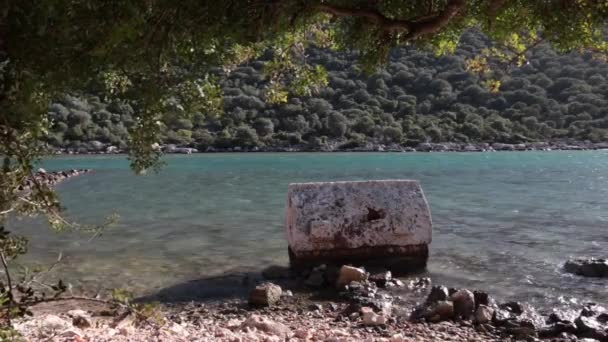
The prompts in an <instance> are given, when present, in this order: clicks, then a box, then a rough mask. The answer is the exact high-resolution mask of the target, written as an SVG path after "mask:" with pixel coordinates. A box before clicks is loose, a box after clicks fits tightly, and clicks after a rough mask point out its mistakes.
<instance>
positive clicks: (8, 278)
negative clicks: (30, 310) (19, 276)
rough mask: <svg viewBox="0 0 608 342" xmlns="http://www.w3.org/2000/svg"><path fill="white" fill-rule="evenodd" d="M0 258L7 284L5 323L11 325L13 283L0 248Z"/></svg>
mask: <svg viewBox="0 0 608 342" xmlns="http://www.w3.org/2000/svg"><path fill="white" fill-rule="evenodd" d="M0 259H1V260H2V267H4V275H5V276H6V282H7V284H8V289H7V292H6V293H7V295H8V304H7V305H6V323H8V325H9V326H11V311H12V310H13V283H12V280H11V273H10V272H9V270H8V264H7V262H6V258H5V257H4V251H2V250H0Z"/></svg>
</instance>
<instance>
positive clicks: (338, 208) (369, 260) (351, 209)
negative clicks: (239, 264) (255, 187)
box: [285, 180, 432, 273]
mask: <svg viewBox="0 0 608 342" xmlns="http://www.w3.org/2000/svg"><path fill="white" fill-rule="evenodd" d="M285 226H286V233H287V241H288V243H289V256H290V262H291V265H292V267H303V266H312V265H315V264H321V263H337V264H339V263H342V264H348V263H352V264H355V263H356V264H357V265H370V266H381V267H384V268H388V269H390V270H391V271H393V272H397V273H400V272H407V271H410V270H412V269H418V268H421V267H424V266H426V261H427V259H428V245H429V244H430V243H431V236H432V222H431V213H430V210H429V206H428V203H427V201H426V198H425V196H424V193H423V192H422V188H421V187H420V184H419V183H418V182H417V181H412V180H381V181H352V182H326V183H295V184H290V185H289V190H288V195H287V206H286V213H285Z"/></svg>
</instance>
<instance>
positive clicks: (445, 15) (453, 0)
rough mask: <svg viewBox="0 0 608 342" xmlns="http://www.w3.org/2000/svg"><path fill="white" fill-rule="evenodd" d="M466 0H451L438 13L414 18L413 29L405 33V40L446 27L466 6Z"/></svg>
mask: <svg viewBox="0 0 608 342" xmlns="http://www.w3.org/2000/svg"><path fill="white" fill-rule="evenodd" d="M466 4H467V2H466V0H450V1H448V3H447V5H446V6H445V8H444V9H443V10H442V11H441V12H439V13H438V14H437V15H435V16H432V17H428V18H424V19H422V20H414V23H413V24H412V25H411V30H410V31H409V32H408V33H407V34H406V35H405V37H404V39H405V40H414V39H417V38H419V37H420V36H423V35H426V34H430V33H435V32H437V31H439V30H441V29H442V28H444V27H445V26H446V25H447V24H448V23H449V22H450V20H452V18H454V17H455V16H456V15H457V14H458V13H460V11H461V10H462V9H463V8H464V7H465V6H466Z"/></svg>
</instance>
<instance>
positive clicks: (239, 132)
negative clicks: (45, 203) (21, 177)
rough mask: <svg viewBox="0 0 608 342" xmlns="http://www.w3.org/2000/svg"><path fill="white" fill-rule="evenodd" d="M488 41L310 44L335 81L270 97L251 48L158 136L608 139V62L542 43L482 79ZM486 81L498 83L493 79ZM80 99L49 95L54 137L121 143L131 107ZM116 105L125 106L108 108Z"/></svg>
mask: <svg viewBox="0 0 608 342" xmlns="http://www.w3.org/2000/svg"><path fill="white" fill-rule="evenodd" d="M492 49H495V48H494V46H493V44H492V42H491V41H490V40H488V38H487V37H485V36H484V35H482V34H480V33H478V32H475V31H470V32H467V33H465V34H464V35H463V37H462V39H461V42H460V44H459V45H458V46H457V47H456V49H455V50H454V54H453V55H452V56H443V57H437V56H434V55H433V54H432V53H429V52H426V51H421V50H419V49H414V48H396V49H394V50H393V51H392V52H391V56H390V58H389V60H388V62H387V64H386V65H385V66H384V67H383V68H382V69H380V70H379V71H378V72H376V73H373V74H371V75H367V74H364V73H361V72H360V71H359V70H358V68H357V67H356V58H357V54H356V53H336V52H333V51H330V50H326V49H321V48H316V47H311V48H309V49H308V50H307V51H306V54H307V55H308V59H309V61H310V62H311V63H315V64H317V65H321V66H323V68H324V69H325V70H327V75H328V80H329V82H330V83H329V85H328V86H327V87H325V88H323V89H321V90H319V92H317V93H316V94H314V95H311V96H291V97H290V98H289V99H288V100H287V103H284V104H275V103H269V102H268V101H264V100H265V99H264V97H265V96H266V95H267V94H265V92H264V90H263V89H264V87H265V85H266V84H267V83H268V80H267V79H266V78H265V77H264V74H263V73H264V70H265V66H266V63H268V59H263V58H262V59H257V60H253V61H250V62H248V63H246V64H243V65H240V66H238V67H236V68H234V69H233V70H232V71H231V72H230V73H224V72H223V71H220V72H218V75H217V77H218V82H219V84H220V85H221V88H222V91H223V101H222V102H223V106H224V107H223V111H224V114H223V115H222V116H207V115H203V114H201V113H194V114H191V115H189V118H182V119H178V120H170V121H166V122H165V123H164V124H163V125H161V128H160V130H161V132H160V136H161V142H164V143H168V144H177V145H183V146H190V147H197V148H199V149H201V150H206V149H208V148H234V147H241V148H253V147H284V146H289V145H293V143H294V142H295V144H299V145H302V146H307V147H308V148H311V149H323V148H324V147H323V146H322V145H318V144H317V139H319V138H321V139H323V137H325V138H324V139H325V141H326V142H328V141H329V142H331V141H334V143H335V144H338V145H341V147H342V148H349V146H350V147H352V148H354V147H363V146H365V145H366V144H368V143H374V144H402V145H415V144H416V143H418V142H426V141H432V142H451V141H457V142H504V143H516V142H525V141H539V140H540V141H551V140H557V139H565V138H571V139H575V140H592V141H594V142H599V141H606V140H608V121H607V120H608V112H607V111H606V110H607V105H608V103H607V102H606V100H605V99H606V96H607V95H608V94H607V93H606V83H605V80H606V78H608V65H606V64H605V63H602V62H600V61H598V60H596V59H594V58H593V56H592V54H590V53H579V52H573V53H570V54H565V55H560V54H557V53H556V52H555V51H554V50H553V49H551V48H550V46H549V45H548V44H546V43H542V44H539V45H537V46H535V47H534V48H533V49H531V50H529V51H528V56H529V59H530V60H529V62H528V61H527V62H526V63H525V64H524V65H522V66H520V67H514V68H512V69H511V70H509V71H508V72H506V73H505V74H504V75H503V76H502V77H501V80H500V81H492V80H490V79H487V80H485V79H484V78H483V76H479V72H482V73H483V72H484V71H483V70H484V69H485V68H487V67H488V60H490V59H491V58H494V57H483V56H484V54H485V53H486V52H487V51H488V50H492ZM482 60H483V61H482ZM467 71H469V72H467ZM470 71H473V72H470ZM480 81H481V82H480ZM484 82H487V83H491V84H489V86H488V87H485V86H483V84H481V83H484ZM492 82H495V83H492ZM68 98H69V97H68ZM71 99H72V101H75V99H76V98H71ZM80 99H81V100H80V102H78V103H72V104H70V103H66V102H65V100H63V101H62V102H58V103H55V104H53V105H52V106H51V107H50V112H49V116H50V117H51V118H53V120H54V124H53V126H52V128H51V132H52V134H53V137H54V138H52V139H51V140H49V142H50V143H51V144H52V145H53V146H54V147H56V148H65V149H71V150H73V151H76V152H77V151H93V152H94V151H97V150H103V147H104V146H108V145H114V146H117V147H119V148H125V147H126V146H127V144H126V139H127V136H128V134H127V132H126V130H124V129H123V126H122V125H123V124H124V123H125V122H127V123H129V122H132V121H131V119H130V114H129V113H130V112H132V110H131V109H129V108H130V107H129V106H128V105H126V106H123V107H118V106H112V105H108V104H105V103H103V102H100V101H99V100H98V98H97V97H94V96H89V97H88V99H89V100H87V97H81V98H80ZM91 99H92V100H91ZM81 103H85V104H87V106H89V107H91V109H90V110H89V113H91V114H90V116H91V117H92V118H93V119H92V120H90V121H87V122H86V123H85V124H84V125H83V124H82V123H80V121H74V122H70V121H69V119H67V118H68V117H69V116H70V114H67V115H64V114H61V112H67V113H71V112H73V111H79V109H78V108H80V107H82V105H81ZM90 103H94V104H95V105H94V106H91V105H90ZM95 106H96V107H95ZM114 107H116V108H117V109H120V108H122V109H121V110H122V111H121V112H117V113H110V112H107V110H112V108H114ZM108 108H109V109H108ZM125 108H127V109H125ZM99 112H104V113H108V115H111V116H114V117H115V118H116V121H117V124H113V123H111V122H110V123H106V121H105V120H106V116H108V115H106V116H104V117H100V116H99V115H98V114H97V115H96V114H95V113H99ZM62 118H65V119H62ZM62 120H63V121H62ZM102 125H103V126H102ZM74 127H76V128H79V129H80V130H81V131H82V132H83V134H82V135H81V136H79V137H76V139H74V140H72V139H70V137H69V136H67V135H66V128H67V130H69V129H71V128H74ZM249 127H250V128H253V130H251V129H249V130H248V129H247V128H249ZM106 128H107V129H106ZM90 131H97V132H103V133H104V134H108V135H110V136H113V137H116V139H113V140H112V139H107V138H105V137H104V136H96V138H94V140H91V139H89V138H88V137H87V134H88V132H90ZM290 135H291V136H290ZM294 135H297V137H299V138H296V136H294ZM118 137H121V138H118ZM58 141H60V142H61V143H59V144H56V143H55V144H54V142H58ZM97 142H100V143H101V144H99V143H97Z"/></svg>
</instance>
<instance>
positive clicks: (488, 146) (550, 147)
mask: <svg viewBox="0 0 608 342" xmlns="http://www.w3.org/2000/svg"><path fill="white" fill-rule="evenodd" d="M158 148H159V149H160V150H162V151H163V152H164V153H167V154H198V153H243V152H247V153H264V152H267V153H272V152H328V153H329V152H404V153H405V152H499V151H519V152H524V151H587V150H606V149H608V142H601V143H593V142H589V141H559V142H532V143H520V144H505V143H420V144H418V145H417V146H415V147H410V146H401V145H397V144H392V145H384V144H369V143H368V144H365V145H363V146H349V145H348V144H340V143H338V142H335V143H333V144H328V145H326V146H324V147H323V148H315V147H314V146H310V145H293V146H265V147H253V148H250V147H241V146H235V147H227V148H217V147H207V148H205V149H198V148H194V147H189V146H178V145H172V144H166V145H159V146H158ZM125 153H127V151H125V150H121V149H119V148H117V147H115V146H105V147H100V148H99V149H96V150H86V151H83V150H82V149H80V150H75V149H69V148H67V149H66V148H62V149H56V150H55V151H54V153H53V154H54V155H98V154H100V155H103V154H110V155H112V154H125Z"/></svg>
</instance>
